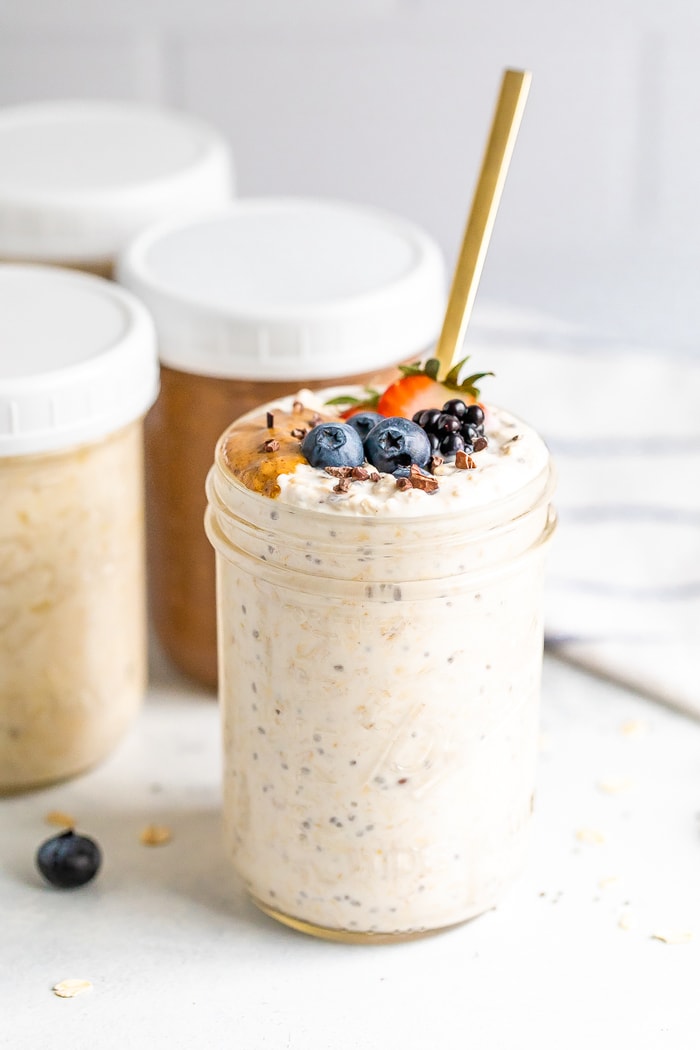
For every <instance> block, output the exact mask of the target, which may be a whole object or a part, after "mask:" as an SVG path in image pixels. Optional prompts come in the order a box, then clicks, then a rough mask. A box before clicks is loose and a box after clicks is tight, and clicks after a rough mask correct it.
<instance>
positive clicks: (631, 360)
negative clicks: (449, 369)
mask: <svg viewBox="0 0 700 1050" xmlns="http://www.w3.org/2000/svg"><path fill="white" fill-rule="evenodd" d="M464 349H465V353H467V352H468V353H470V354H471V360H470V365H473V366H474V369H475V370H477V369H478V370H481V369H491V370H493V371H494V372H495V373H496V377H495V378H493V379H486V380H484V381H483V385H482V392H483V394H484V397H485V398H486V400H491V401H494V402H496V403H498V404H502V405H504V406H506V407H508V408H509V409H512V410H513V411H514V412H516V413H517V414H519V415H521V416H522V417H523V418H524V419H525V420H527V421H528V422H529V423H531V424H532V425H533V426H535V428H536V429H537V430H539V432H540V433H541V434H542V435H543V437H544V438H545V440H546V441H547V443H548V445H549V447H550V449H551V451H552V454H553V456H554V458H555V461H556V465H557V472H558V478H559V480H558V491H557V495H556V505H557V509H558V512H559V528H558V530H557V533H556V536H555V540H554V542H553V544H552V547H551V549H550V550H551V553H550V558H549V566H548V569H549V571H548V583H547V618H546V633H547V644H548V646H549V647H550V648H551V649H553V650H555V651H556V652H558V653H560V654H561V655H562V656H565V657H567V658H569V659H571V660H573V661H575V662H577V663H579V664H581V665H583V666H585V667H587V668H589V669H590V670H592V671H594V672H597V673H599V674H604V675H607V676H609V677H611V678H614V679H617V680H618V681H620V682H622V683H624V684H626V685H628V686H631V687H633V688H635V689H637V690H639V691H641V692H644V693H646V694H648V695H650V696H653V697H655V698H657V699H659V700H662V701H664V702H666V703H669V704H672V705H674V706H676V707H678V708H681V709H682V710H684V711H686V712H687V713H690V714H693V715H695V716H698V717H700V353H699V354H698V356H696V357H693V356H692V355H690V354H689V353H687V352H682V351H677V352H675V353H673V352H671V351H668V350H663V351H661V350H654V349H652V348H640V347H635V346H630V345H625V344H624V343H623V342H620V341H615V342H612V341H608V342H603V341H601V340H595V339H592V338H591V336H590V335H586V333H585V332H580V331H577V330H575V329H572V328H570V327H568V326H566V325H565V324H558V323H556V322H554V321H552V320H551V319H547V318H542V317H540V316H533V315H530V314H523V313H517V312H513V311H505V310H502V309H497V308H492V307H486V308H482V309H481V311H480V313H479V314H478V315H476V316H475V321H474V323H473V325H472V327H470V329H469V333H468V336H467V341H466V344H465V348H464Z"/></svg>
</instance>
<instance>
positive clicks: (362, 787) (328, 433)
mask: <svg viewBox="0 0 700 1050" xmlns="http://www.w3.org/2000/svg"><path fill="white" fill-rule="evenodd" d="M407 372H408V373H409V374H408V375H406V376H404V378H403V379H402V380H400V381H399V382H397V383H394V384H392V386H390V387H389V388H388V389H387V390H386V391H385V392H384V394H383V395H382V397H381V398H380V400H379V404H378V406H374V405H372V406H362V405H360V406H359V407H358V410H357V411H356V412H355V414H354V415H352V416H350V417H349V418H347V413H345V415H346V418H345V419H344V420H341V419H339V417H338V416H337V415H334V414H333V413H336V412H339V411H340V410H341V407H345V406H344V405H343V406H341V405H339V404H338V402H337V396H338V393H339V392H338V391H337V390H335V391H329V392H326V394H325V395H324V394H320V395H319V394H311V393H310V392H308V391H303V392H301V393H300V394H299V395H298V396H297V398H296V400H292V399H287V400H285V401H280V402H276V403H272V404H269V405H266V406H263V408H262V409H261V410H260V411H259V412H257V413H255V414H249V415H247V416H244V417H242V418H241V419H240V420H238V421H237V422H236V423H234V424H233V425H232V426H231V427H230V428H229V429H228V430H227V431H226V432H225V433H224V434H223V436H222V438H221V439H220V441H219V444H218V446H217V451H216V461H215V465H214V467H213V468H212V471H211V472H210V475H209V479H208V495H209V510H208V513H207V530H208V534H209V537H210V539H211V541H212V543H213V545H214V546H215V548H216V551H217V574H218V575H217V590H218V610H219V657H220V681H221V685H220V695H221V699H222V714H223V732H224V755H225V820H226V825H227V837H228V842H229V845H230V849H231V851H232V854H233V859H234V863H235V866H236V868H237V870H238V871H239V873H240V874H241V876H242V877H243V879H244V880H245V883H246V885H247V887H248V889H249V892H250V894H251V895H252V897H253V899H254V900H255V901H256V903H257V904H258V905H259V906H260V907H261V908H262V909H263V910H264V911H266V912H267V913H268V914H271V915H273V916H274V917H276V918H277V919H279V920H281V921H282V922H285V923H287V924H289V925H292V926H294V927H296V928H298V929H302V930H304V931H306V932H310V933H315V934H317V935H319V936H325V937H331V938H335V939H339V940H387V939H389V940H390V939H395V938H401V937H412V936H417V935H420V934H422V933H425V932H427V931H430V930H436V929H439V928H442V927H446V926H451V925H454V924H456V923H459V922H462V921H464V920H466V919H469V918H470V917H472V916H474V915H477V914H478V913H480V912H483V911H484V910H486V909H488V908H490V907H492V906H494V905H495V904H496V903H497V902H498V901H499V900H500V899H501V897H502V895H503V893H504V891H505V890H506V889H507V887H508V886H509V885H510V884H511V883H512V881H513V880H514V879H515V878H516V876H517V875H518V874H519V872H520V871H521V869H522V867H523V865H524V862H525V858H526V851H527V842H528V830H529V825H530V817H531V810H532V800H533V791H534V780H535V758H536V750H537V735H538V705H539V686H540V672H541V663H542V637H543V627H542V600H541V598H542V578H543V560H544V553H545V547H546V541H547V540H548V539H549V537H550V535H551V533H552V530H553V528H554V520H555V519H554V513H553V510H552V508H551V505H550V499H551V492H552V488H553V475H552V469H551V466H550V459H549V454H548V451H547V448H546V446H545V445H544V443H543V442H542V440H541V439H540V438H539V437H538V435H537V434H536V433H535V432H534V430H532V428H531V427H529V426H528V425H526V424H525V423H523V422H522V421H521V420H519V419H516V418H515V417H514V416H512V415H511V414H510V413H508V412H506V411H503V410H501V409H499V408H495V407H490V406H488V407H486V406H483V405H481V404H479V403H477V402H476V400H475V396H474V395H475V393H476V392H475V390H474V387H473V382H471V380H473V379H475V378H477V377H470V381H466V382H465V383H464V384H461V385H458V384H457V382H456V381H455V383H454V384H453V385H454V386H455V387H456V389H446V388H445V387H444V386H443V385H442V384H438V383H437V382H436V381H435V380H434V378H432V377H431V376H429V375H425V373H423V372H421V373H415V372H414V374H413V375H410V372H411V370H410V369H409V370H407ZM351 393H356V392H351ZM341 394H342V392H341ZM329 402H331V403H330V404H329ZM377 409H378V413H377ZM411 417H412V418H411Z"/></svg>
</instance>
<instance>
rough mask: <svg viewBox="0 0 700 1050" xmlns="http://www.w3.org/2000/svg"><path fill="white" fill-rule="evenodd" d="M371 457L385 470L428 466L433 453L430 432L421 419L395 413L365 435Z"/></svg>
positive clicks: (366, 447)
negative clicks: (414, 421) (422, 424)
mask: <svg viewBox="0 0 700 1050" xmlns="http://www.w3.org/2000/svg"><path fill="white" fill-rule="evenodd" d="M365 455H366V456H367V459H368V460H369V462H370V463H371V464H372V466H374V467H376V468H377V470H381V471H382V472H383V473H385V474H393V473H394V472H395V471H397V470H399V469H400V468H402V467H410V466H411V464H414V463H415V464H416V465H417V466H419V467H425V466H426V465H427V463H428V462H429V460H430V457H431V455H432V449H431V446H430V441H429V440H428V435H427V434H426V432H425V431H424V430H423V429H422V428H421V427H419V426H418V424H417V423H413V422H411V421H410V420H409V419H405V418H404V417H403V416H395V417H392V418H390V419H383V420H382V421H381V423H377V425H376V426H375V427H373V428H372V429H371V430H370V432H369V434H368V435H367V437H366V438H365Z"/></svg>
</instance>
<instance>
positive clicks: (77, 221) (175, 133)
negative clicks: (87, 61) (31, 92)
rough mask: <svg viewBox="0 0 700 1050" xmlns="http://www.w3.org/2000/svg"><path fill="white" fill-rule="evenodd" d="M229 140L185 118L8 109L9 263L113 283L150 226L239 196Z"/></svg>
mask: <svg viewBox="0 0 700 1050" xmlns="http://www.w3.org/2000/svg"><path fill="white" fill-rule="evenodd" d="M232 185H233V161H232V156H231V150H230V148H229V145H228V143H227V142H226V140H225V139H224V137H223V136H222V135H220V134H219V132H217V131H215V130H214V129H213V128H210V127H209V126H208V125H207V124H206V123H204V122H203V121H200V120H198V119H196V118H194V117H192V116H189V115H187V114H185V113H178V112H176V111H173V110H167V109H159V108H155V107H149V106H143V105H140V104H136V103H129V102H110V101H106V100H103V101H96V100H82V101H79V100H72V101H67V100H59V101H51V102H48V101H46V102H31V103H27V104H24V105H18V106H4V107H3V108H2V110H1V111H0V260H5V261H10V262H12V261H17V262H35V263H45V264H48V263H50V264H52V265H62V266H68V267H71V268H74V269H79V270H86V271H88V272H90V273H93V274H97V275H100V276H103V277H111V276H112V275H113V270H114V263H115V259H116V257H117V254H118V252H119V251H120V250H121V248H122V247H123V246H124V245H125V244H126V242H127V241H128V240H130V239H131V238H132V237H133V236H134V235H135V234H136V233H138V232H139V231H140V230H142V229H143V228H144V227H145V226H147V225H148V224H149V223H151V222H154V221H156V220H159V219H162V218H164V217H165V216H167V215H172V214H179V213H181V212H184V211H191V210H193V209H195V210H197V209H201V208H202V207H207V208H210V207H215V206H216V205H218V204H224V203H225V202H226V201H228V200H229V199H230V198H231V196H232Z"/></svg>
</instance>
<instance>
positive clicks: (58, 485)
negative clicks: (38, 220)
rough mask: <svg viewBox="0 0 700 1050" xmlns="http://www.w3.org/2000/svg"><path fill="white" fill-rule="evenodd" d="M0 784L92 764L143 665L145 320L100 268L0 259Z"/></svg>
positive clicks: (148, 390)
mask: <svg viewBox="0 0 700 1050" xmlns="http://www.w3.org/2000/svg"><path fill="white" fill-rule="evenodd" d="M0 346H1V347H2V355H1V356H0V791H3V792H12V791H18V790H22V789H27V788H32V787H37V786H40V785H43V784H48V783H51V782H53V781H57V780H60V779H63V778H65V777H70V776H73V775H75V774H77V773H80V772H82V771H83V770H86V769H88V768H89V767H91V766H93V765H95V764H96V763H97V762H99V761H100V760H101V759H103V758H104V757H105V756H106V755H108V754H109V753H110V752H111V751H112V749H113V748H114V747H115V745H116V744H117V742H118V741H119V740H120V739H121V737H122V736H123V735H124V733H125V731H126V729H127V728H128V726H129V725H130V724H131V722H132V720H133V718H134V716H135V715H136V713H137V711H138V709H139V705H140V702H141V699H142V696H143V693H144V688H145V678H146V630H145V571H144V523H143V517H144V515H143V471H142V460H143V452H142V441H143V428H142V419H143V416H144V414H145V412H146V411H147V409H148V408H149V407H150V405H151V404H152V403H153V401H154V399H155V396H156V393H157V387H158V367H157V366H158V362H157V355H156V348H155V334H154V331H153V327H152V323H151V321H150V319H149V317H148V315H147V314H146V311H145V310H144V309H143V307H142V306H141V305H140V304H139V303H138V302H136V300H135V299H134V298H133V297H132V296H131V295H130V294H128V293H127V292H125V291H123V290H122V289H120V288H118V287H117V286H116V285H114V284H112V283H111V282H108V281H105V280H103V279H102V278H97V277H90V276H87V275H85V274H78V273H73V272H71V271H68V270H60V269H53V268H44V267H38V266H14V265H0Z"/></svg>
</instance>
